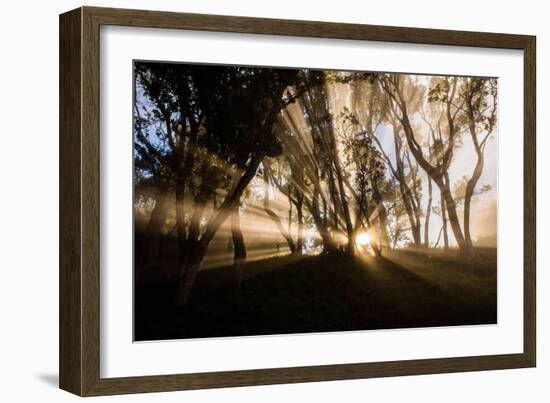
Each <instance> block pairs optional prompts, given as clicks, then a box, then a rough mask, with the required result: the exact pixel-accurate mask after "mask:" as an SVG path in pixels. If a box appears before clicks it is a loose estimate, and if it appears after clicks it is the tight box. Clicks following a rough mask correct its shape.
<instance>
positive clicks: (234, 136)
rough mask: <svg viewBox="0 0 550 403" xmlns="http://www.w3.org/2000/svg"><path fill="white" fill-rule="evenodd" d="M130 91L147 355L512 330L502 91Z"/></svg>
mask: <svg viewBox="0 0 550 403" xmlns="http://www.w3.org/2000/svg"><path fill="white" fill-rule="evenodd" d="M128 79H129V80H130V79H132V80H133V91H134V94H133V105H132V106H131V108H132V117H131V118H132V119H133V125H132V128H133V130H132V131H133V133H132V144H133V146H132V152H133V206H128V209H131V208H132V209H133V272H134V275H133V303H134V306H133V315H134V317H133V326H134V329H133V334H134V341H135V342H143V341H158V340H178V339H200V338H212V337H242V336H260V335H285V334H286V335H288V334H301V333H302V334H303V333H326V332H350V331H374V330H382V329H405V328H433V327H443V326H474V325H494V324H497V244H498V242H497V232H498V231H497V224H498V223H497V208H498V114H499V109H498V106H499V103H498V87H499V85H498V84H499V80H498V78H497V77H474V76H448V75H444V74H441V75H426V74H423V73H422V72H399V73H397V72H380V71H345V70H329V69H319V68H297V67H291V68H290V67H288V68H287V67H271V66H245V65H242V66H241V65H218V64H196V63H181V62H177V63H176V62H170V61H158V60H134V61H133V77H128ZM128 119H130V116H128ZM117 135H120V136H125V135H128V136H129V135H130V134H129V133H128V134H125V133H118V134H117ZM518 153H521V150H518ZM518 248H521V245H519V244H518Z"/></svg>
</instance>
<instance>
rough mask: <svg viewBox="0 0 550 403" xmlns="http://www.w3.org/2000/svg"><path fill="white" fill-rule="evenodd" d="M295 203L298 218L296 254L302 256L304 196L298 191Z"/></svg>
mask: <svg viewBox="0 0 550 403" xmlns="http://www.w3.org/2000/svg"><path fill="white" fill-rule="evenodd" d="M296 202H297V203H296V215H297V216H298V234H297V237H296V252H297V253H299V254H302V253H303V252H304V212H303V210H302V208H303V204H304V195H303V194H302V193H301V192H300V191H298V192H297V193H296Z"/></svg>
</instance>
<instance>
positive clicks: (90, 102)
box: [59, 7, 536, 396]
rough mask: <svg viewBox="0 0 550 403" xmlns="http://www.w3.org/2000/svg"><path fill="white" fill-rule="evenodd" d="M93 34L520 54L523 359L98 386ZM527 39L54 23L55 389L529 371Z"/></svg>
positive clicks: (300, 26)
mask: <svg viewBox="0 0 550 403" xmlns="http://www.w3.org/2000/svg"><path fill="white" fill-rule="evenodd" d="M101 25H121V26H132V27H149V28H171V29H186V30H203V31H216V32H232V33H253V34H269V35H289V36H301V37H316V38H334V39H353V40H359V41H361V40H369V41H381V42H401V43H414V44H435V45H449V46H474V47H485V48H499V49H519V50H523V52H524V100H523V103H524V133H523V136H524V164H525V166H524V245H523V253H524V267H523V276H524V290H523V293H524V306H523V310H524V326H523V343H524V348H523V353H521V354H504V355H489V356H468V357H454V358H439V359H420V360H405V361H392V362H373V363H359V364H357V363H354V364H341V365H323V366H307V367H291V368H276V369H254V370H242V371H241V370H240V371H230V372H211V373H192V374H174V375H158V376H139V377H127V378H101V377H100V370H99V368H100V354H99V352H100V345H99V344H100V336H99V335H100V316H99V301H100V299H99V290H100V278H99V244H100V236H101V234H100V230H99V228H100V225H99V220H100V215H99V204H100V198H99V186H100V172H99V158H100V148H99V130H100V127H99V113H100V112H99V111H100V106H99V91H100V88H99V87H100V84H99V83H100V80H99V74H100V73H99V72H100V61H99V60H100V58H99V52H100V49H99V43H100V41H99V35H100V26H101ZM535 54H536V50H535V37H534V36H526V35H510V34H496V33H481V32H461V31H446V30H435V29H419V28H401V27H387V26H372V25H355V24H338V23H328V22H313V21H294V20H276V19H264V18H249V17H228V16H217V15H200V14H184V13H171V12H158V11H143V10H122V9H109V8H95V7H81V8H78V9H75V10H73V11H70V12H67V13H65V14H62V15H61V16H60V89H59V90H60V223H59V225H60V276H59V279H60V294H59V298H60V345H59V348H60V349H59V352H60V356H59V357H60V358H59V359H60V387H61V388H62V389H64V390H67V391H69V392H72V393H75V394H77V395H80V396H94V395H111V394H121V393H140V392H160V391H170V390H186V389H200V388H215V387H232V386H247V385H264V384H277V383H294V382H314V381H328V380H342V379H357V378H370V377H387V376H400V375H416V374H435V373H449V372H458V371H480V370H496V369H507V368H525V367H533V366H535V363H536V348H535V344H536V315H535V300H536V297H535V256H536V246H535V243H536V242H535V241H536V235H535V234H536V229H535V228H536V218H535V203H536V172H535V166H536V163H535V154H536V151H535V111H536V106H535V99H536V96H535V89H536V78H535V74H536V73H535V60H536V56H535Z"/></svg>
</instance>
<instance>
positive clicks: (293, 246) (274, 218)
mask: <svg viewBox="0 0 550 403" xmlns="http://www.w3.org/2000/svg"><path fill="white" fill-rule="evenodd" d="M264 211H265V212H266V214H267V215H268V217H269V218H271V220H272V221H273V222H274V223H275V225H276V226H277V229H278V230H279V232H280V233H281V235H282V236H283V238H284V239H285V240H286V243H287V244H288V247H289V248H290V251H291V252H292V253H295V252H296V244H295V243H294V240H293V239H292V236H291V235H290V234H289V232H288V231H287V230H286V228H285V226H284V225H283V223H282V221H281V219H280V218H279V216H278V215H277V214H276V213H275V212H274V211H273V210H271V208H270V207H269V174H268V168H266V167H265V166H264Z"/></svg>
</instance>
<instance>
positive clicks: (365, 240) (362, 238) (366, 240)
mask: <svg viewBox="0 0 550 403" xmlns="http://www.w3.org/2000/svg"><path fill="white" fill-rule="evenodd" d="M370 242H371V238H370V234H369V233H368V232H366V231H365V232H361V233H360V234H359V235H357V238H355V243H356V244H357V245H359V246H365V245H368V244H370Z"/></svg>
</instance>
